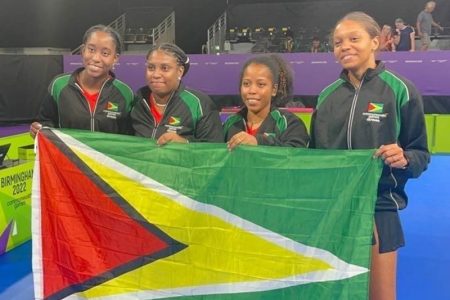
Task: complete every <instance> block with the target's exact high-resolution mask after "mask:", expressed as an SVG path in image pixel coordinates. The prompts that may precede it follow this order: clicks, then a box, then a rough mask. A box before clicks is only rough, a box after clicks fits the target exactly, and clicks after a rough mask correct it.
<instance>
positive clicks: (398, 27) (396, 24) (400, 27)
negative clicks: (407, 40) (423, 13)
mask: <svg viewBox="0 0 450 300" xmlns="http://www.w3.org/2000/svg"><path fill="white" fill-rule="evenodd" d="M395 28H397V29H399V30H400V29H402V28H403V23H402V22H395Z"/></svg>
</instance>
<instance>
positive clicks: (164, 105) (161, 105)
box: [150, 94, 167, 108]
mask: <svg viewBox="0 0 450 300" xmlns="http://www.w3.org/2000/svg"><path fill="white" fill-rule="evenodd" d="M151 100H153V101H152V102H153V103H155V105H156V106H158V107H161V108H165V107H166V106H167V103H164V104H160V103H158V102H156V99H155V97H154V96H153V94H150V101H151Z"/></svg>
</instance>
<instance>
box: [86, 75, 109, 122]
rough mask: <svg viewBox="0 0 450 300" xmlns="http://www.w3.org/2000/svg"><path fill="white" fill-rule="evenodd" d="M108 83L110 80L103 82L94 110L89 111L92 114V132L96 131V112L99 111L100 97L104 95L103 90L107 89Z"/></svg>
mask: <svg viewBox="0 0 450 300" xmlns="http://www.w3.org/2000/svg"><path fill="white" fill-rule="evenodd" d="M106 82H108V79H107V80H105V82H103V84H102V88H101V89H100V92H99V93H98V96H97V101H95V106H94V109H93V110H92V111H91V110H89V112H90V113H91V131H95V122H94V119H95V118H94V117H95V111H96V110H97V104H98V100H100V96H101V95H102V91H103V88H104V87H105V84H106Z"/></svg>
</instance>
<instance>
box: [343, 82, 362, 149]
mask: <svg viewBox="0 0 450 300" xmlns="http://www.w3.org/2000/svg"><path fill="white" fill-rule="evenodd" d="M363 82H364V76H363V78H362V79H361V82H360V83H359V86H358V89H356V91H355V96H353V100H352V107H351V109H350V117H349V119H348V125H347V148H348V149H352V147H353V146H352V128H353V119H354V116H355V108H356V102H358V96H359V91H360V90H361V87H362V84H363Z"/></svg>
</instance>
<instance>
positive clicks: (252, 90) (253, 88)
mask: <svg viewBox="0 0 450 300" xmlns="http://www.w3.org/2000/svg"><path fill="white" fill-rule="evenodd" d="M255 92H256V85H255V84H250V85H249V86H248V93H249V94H255Z"/></svg>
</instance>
